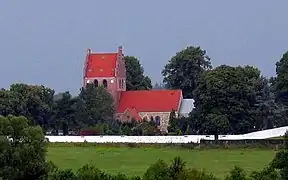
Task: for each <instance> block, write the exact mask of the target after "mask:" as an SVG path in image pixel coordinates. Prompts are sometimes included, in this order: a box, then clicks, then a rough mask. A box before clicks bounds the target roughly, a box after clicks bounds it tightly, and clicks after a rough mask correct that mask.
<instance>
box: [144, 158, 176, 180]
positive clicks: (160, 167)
mask: <svg viewBox="0 0 288 180" xmlns="http://www.w3.org/2000/svg"><path fill="white" fill-rule="evenodd" d="M168 171H169V167H168V165H167V164H166V163H165V162H164V161H163V160H157V161H156V163H155V164H152V165H151V166H150V167H149V168H148V169H147V171H146V172H145V174H144V176H143V178H142V179H143V180H169V179H171V178H170V177H169V174H168Z"/></svg>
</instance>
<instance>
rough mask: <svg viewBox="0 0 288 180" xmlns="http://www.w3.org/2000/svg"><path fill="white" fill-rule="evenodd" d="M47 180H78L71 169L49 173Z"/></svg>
mask: <svg viewBox="0 0 288 180" xmlns="http://www.w3.org/2000/svg"><path fill="white" fill-rule="evenodd" d="M49 180H78V178H77V176H76V175H75V173H74V172H73V171H72V170H71V169H65V170H60V169H57V170H56V171H54V172H53V173H51V175H50V176H49Z"/></svg>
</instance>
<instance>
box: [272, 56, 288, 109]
mask: <svg viewBox="0 0 288 180" xmlns="http://www.w3.org/2000/svg"><path fill="white" fill-rule="evenodd" d="M276 75H277V76H276V79H275V91H276V100H277V101H278V102H280V103H282V104H284V105H286V106H287V105H288V51H287V52H286V53H285V54H284V55H283V56H282V58H281V59H280V60H279V61H278V62H277V63H276Z"/></svg>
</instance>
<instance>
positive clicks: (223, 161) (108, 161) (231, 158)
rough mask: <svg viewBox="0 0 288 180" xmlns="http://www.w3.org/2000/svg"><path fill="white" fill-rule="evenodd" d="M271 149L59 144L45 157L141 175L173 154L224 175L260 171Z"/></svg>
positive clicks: (62, 163) (61, 164)
mask: <svg viewBox="0 0 288 180" xmlns="http://www.w3.org/2000/svg"><path fill="white" fill-rule="evenodd" d="M275 153H276V151H273V150H259V149H257V150H251V149H250V150H249V149H246V150H244V149H243V150H188V149H176V148H128V147H111V148H107V147H106V148H105V147H93V146H90V147H89V146H88V147H72V146H71V147H69V146H67V147H60V146H50V147H49V149H48V159H49V160H52V161H53V162H54V163H55V164H56V165H57V166H58V167H60V168H71V169H73V170H77V169H78V168H79V167H81V166H82V165H84V164H87V163H91V164H93V165H95V166H96V167H98V168H99V169H101V170H104V171H106V172H110V173H117V172H121V173H124V174H127V175H142V174H143V173H144V172H145V170H146V169H147V168H148V167H149V165H150V164H152V163H154V162H155V161H156V160H157V159H159V158H160V159H163V160H165V161H167V162H169V161H171V160H172V159H173V158H174V157H175V156H181V157H182V158H183V159H185V160H186V162H187V166H188V167H191V168H192V167H194V168H197V169H205V170H206V171H207V172H211V173H214V174H215V175H216V176H218V177H224V176H225V175H226V174H227V172H228V171H229V170H230V169H231V168H233V166H235V165H237V166H240V167H242V168H244V169H245V170H247V171H248V172H251V171H252V170H260V169H261V168H263V167H264V166H265V165H268V163H269V162H270V161H271V160H272V159H273V157H274V155H275Z"/></svg>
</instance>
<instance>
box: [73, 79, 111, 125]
mask: <svg viewBox="0 0 288 180" xmlns="http://www.w3.org/2000/svg"><path fill="white" fill-rule="evenodd" d="M76 109H77V112H76V117H77V119H79V120H80V121H81V123H82V124H84V125H88V126H91V125H95V124H97V123H101V122H107V121H110V120H112V119H113V116H114V112H115V107H114V101H113V98H112V96H111V95H110V93H109V92H108V91H107V90H106V89H105V88H104V87H102V86H100V87H95V86H94V85H93V84H88V85H87V86H86V88H82V90H81V92H80V94H79V97H78V100H77V102H76Z"/></svg>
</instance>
